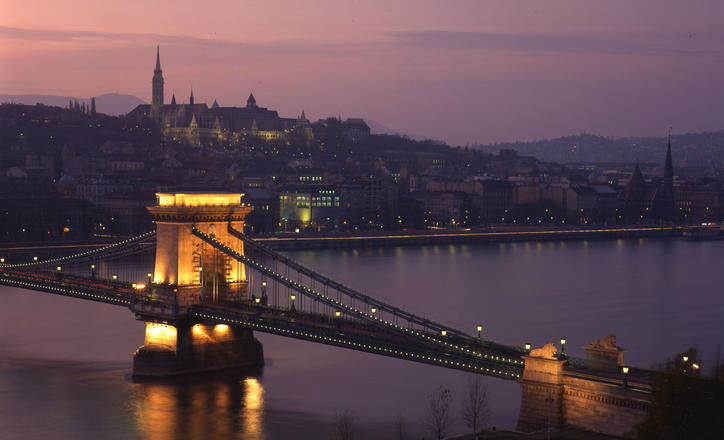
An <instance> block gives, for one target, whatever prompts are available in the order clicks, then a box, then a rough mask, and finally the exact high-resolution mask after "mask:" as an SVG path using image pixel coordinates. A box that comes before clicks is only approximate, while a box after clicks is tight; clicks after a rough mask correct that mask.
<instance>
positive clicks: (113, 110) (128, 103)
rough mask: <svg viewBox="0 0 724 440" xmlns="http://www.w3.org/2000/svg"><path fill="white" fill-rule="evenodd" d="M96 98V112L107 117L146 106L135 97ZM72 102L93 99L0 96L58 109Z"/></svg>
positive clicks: (104, 96)
mask: <svg viewBox="0 0 724 440" xmlns="http://www.w3.org/2000/svg"><path fill="white" fill-rule="evenodd" d="M95 98H96V110H97V111H98V113H105V114H107V115H114V116H117V115H123V114H126V113H128V112H129V111H131V110H132V109H133V108H134V107H136V106H137V105H138V104H146V102H145V101H143V100H141V99H140V98H137V97H135V96H133V95H124V94H121V93H106V94H104V95H98V96H96V97H95ZM71 100H73V101H78V102H80V103H86V105H90V100H91V98H76V97H75V96H57V95H3V94H0V102H2V103H5V102H12V103H15V104H26V105H35V104H44V105H52V106H56V107H67V106H68V102H70V101H71Z"/></svg>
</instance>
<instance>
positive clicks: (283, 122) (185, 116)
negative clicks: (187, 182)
mask: <svg viewBox="0 0 724 440" xmlns="http://www.w3.org/2000/svg"><path fill="white" fill-rule="evenodd" d="M128 116H130V117H150V118H152V119H154V120H155V121H156V122H158V124H159V125H160V127H161V132H162V134H163V137H164V139H165V140H167V141H175V142H180V143H185V144H188V145H194V146H199V147H200V146H207V145H208V146H210V145H215V144H223V145H245V144H250V143H253V142H254V141H255V140H263V141H267V142H269V141H282V142H286V141H288V140H290V139H291V137H292V136H293V135H294V134H297V135H300V136H302V137H303V138H305V139H306V140H307V141H308V140H310V139H311V137H312V129H311V125H310V123H309V121H308V120H307V118H306V117H305V115H304V111H302V114H301V115H300V116H299V117H298V118H282V117H280V116H279V114H278V113H277V112H276V111H274V110H269V109H267V108H264V107H260V106H258V105H257V102H256V98H254V94H249V98H248V99H247V101H246V106H244V107H221V106H219V104H218V103H217V102H216V100H214V103H213V105H212V106H211V107H209V106H207V105H206V104H198V103H195V101H194V92H193V89H191V94H190V96H189V103H188V104H177V103H176V95H175V94H174V95H173V96H172V98H171V103H170V104H164V97H163V72H162V70H161V55H160V50H159V48H158V47H157V48H156V68H155V69H154V71H153V79H152V81H151V104H141V105H138V106H136V108H134V109H133V110H131V111H130V112H129V113H128Z"/></svg>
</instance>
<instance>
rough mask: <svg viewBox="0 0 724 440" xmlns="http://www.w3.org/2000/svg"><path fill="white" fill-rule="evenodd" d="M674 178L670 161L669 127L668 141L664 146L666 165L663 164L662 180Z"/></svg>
mask: <svg viewBox="0 0 724 440" xmlns="http://www.w3.org/2000/svg"><path fill="white" fill-rule="evenodd" d="M669 177H670V178H673V177H674V164H673V161H672V160H671V127H669V140H668V142H667V145H666V163H665V164H664V179H667V178H669Z"/></svg>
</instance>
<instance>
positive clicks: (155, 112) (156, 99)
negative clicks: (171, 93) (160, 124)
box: [151, 45, 163, 120]
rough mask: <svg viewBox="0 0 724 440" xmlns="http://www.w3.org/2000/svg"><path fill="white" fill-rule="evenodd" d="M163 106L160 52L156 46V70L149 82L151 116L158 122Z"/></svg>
mask: <svg viewBox="0 0 724 440" xmlns="http://www.w3.org/2000/svg"><path fill="white" fill-rule="evenodd" d="M162 106H163V73H162V72H161V51H160V49H159V47H158V45H157V46H156V68H155V69H154V70H153V80H152V81H151V116H152V117H153V118H154V119H156V120H160V118H161V107H162Z"/></svg>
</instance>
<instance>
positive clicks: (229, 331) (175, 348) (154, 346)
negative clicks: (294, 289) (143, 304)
mask: <svg viewBox="0 0 724 440" xmlns="http://www.w3.org/2000/svg"><path fill="white" fill-rule="evenodd" d="M263 364H264V352H263V348H262V345H261V343H260V342H259V341H258V340H257V339H256V338H254V335H253V333H252V331H251V330H248V329H243V328H236V327H230V326H227V325H223V324H219V325H204V324H193V325H192V324H189V323H176V324H174V325H172V324H163V323H157V322H150V321H148V322H146V339H145V342H144V344H143V345H142V346H141V347H139V348H138V350H136V352H135V353H134V355H133V375H134V376H173V375H178V374H189V373H201V372H207V371H218V370H228V369H232V368H246V367H257V366H261V365H263Z"/></svg>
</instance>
